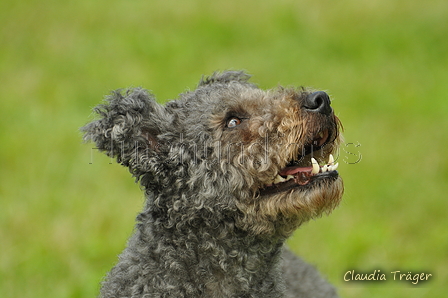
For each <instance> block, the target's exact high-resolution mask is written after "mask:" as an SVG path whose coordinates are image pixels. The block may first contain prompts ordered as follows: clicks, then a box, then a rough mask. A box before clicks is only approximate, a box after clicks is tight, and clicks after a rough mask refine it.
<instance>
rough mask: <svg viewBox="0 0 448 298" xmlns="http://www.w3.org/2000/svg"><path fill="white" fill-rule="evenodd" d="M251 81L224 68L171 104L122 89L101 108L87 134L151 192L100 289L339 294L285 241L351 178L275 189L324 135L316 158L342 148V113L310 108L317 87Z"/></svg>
mask: <svg viewBox="0 0 448 298" xmlns="http://www.w3.org/2000/svg"><path fill="white" fill-rule="evenodd" d="M249 78H250V76H249V75H247V74H245V73H244V72H237V71H228V72H223V73H215V74H214V75H212V76H211V77H208V78H203V79H202V80H201V81H200V83H199V85H198V88H197V89H196V90H194V91H192V92H187V93H184V94H181V95H180V97H179V99H178V100H174V101H170V102H168V103H166V104H165V105H160V104H158V103H157V102H156V101H155V99H154V97H153V95H151V94H150V93H148V92H147V91H146V90H144V89H141V88H135V89H130V90H125V91H120V90H119V91H115V92H113V93H112V94H111V95H110V96H109V97H107V101H106V103H105V104H103V105H99V106H98V107H96V108H95V112H96V113H97V114H99V116H100V117H99V119H98V120H95V121H93V122H91V123H89V124H88V125H86V126H85V127H83V128H82V130H83V131H84V132H85V140H90V141H93V142H95V143H96V146H97V148H98V149H100V150H101V151H104V152H105V153H106V154H107V155H109V156H111V157H115V158H116V159H117V161H118V162H119V163H121V164H122V165H124V166H126V167H128V168H129V170H130V172H131V173H132V174H133V176H134V177H135V178H136V180H137V181H139V182H140V184H141V186H142V187H143V189H144V191H145V195H146V205H145V208H144V210H143V211H142V212H141V213H140V214H139V215H138V216H137V224H136V228H135V233H134V235H133V236H132V237H131V238H130V240H129V243H128V245H127V248H126V249H125V250H124V252H123V253H122V254H121V255H120V257H119V261H118V264H117V265H116V266H115V267H114V268H113V269H112V270H111V271H110V272H109V274H108V276H107V277H106V280H105V281H104V283H103V286H102V289H101V297H176V298H178V297H194V298H197V297H214V298H218V297H257V298H260V297H337V295H336V292H335V290H334V288H333V287H332V286H331V285H329V284H328V283H327V282H326V281H324V280H323V279H322V278H321V277H320V276H319V274H318V273H317V271H316V270H315V269H314V268H313V267H311V266H310V265H308V264H306V263H304V262H303V261H301V260H300V259H298V258H297V257H295V256H294V255H293V254H292V253H290V252H289V251H288V250H287V249H286V248H284V242H285V240H286V239H287V237H289V236H290V235H291V233H292V232H293V231H294V230H295V229H296V228H297V227H298V226H300V225H301V224H302V223H303V222H305V221H307V220H309V219H310V218H314V217H318V216H320V215H321V214H322V213H329V212H331V210H333V209H334V208H335V207H336V206H337V204H338V203H339V201H340V199H341V196H342V192H343V187H342V180H341V179H340V178H339V176H337V177H332V178H325V179H315V180H313V181H312V183H308V184H306V185H299V186H297V187H295V188H294V189H291V190H288V191H283V192H279V193H267V192H266V193H265V189H266V188H267V187H268V186H269V185H271V184H273V180H274V178H275V177H276V175H277V173H278V172H279V171H280V170H281V169H282V168H284V167H285V166H287V165H288V163H289V162H290V161H291V160H292V159H294V158H297V156H298V155H300V154H299V153H300V150H302V148H303V147H304V146H305V145H306V144H308V143H310V142H312V141H313V138H315V136H316V134H318V133H319V132H320V131H323V130H327V131H329V132H330V135H331V140H329V141H328V142H327V144H326V145H325V146H323V147H322V148H320V150H319V151H316V152H314V157H315V158H316V159H318V160H319V161H324V159H325V158H327V157H328V155H329V154H330V153H332V152H334V151H335V150H336V148H337V147H338V144H339V141H340V135H339V129H340V123H339V120H338V119H337V118H336V116H334V114H333V113H331V114H330V115H322V114H319V113H314V112H310V111H309V110H307V109H305V108H304V107H303V105H304V104H303V102H304V100H305V98H306V97H307V96H308V95H309V94H311V90H306V89H285V88H278V89H276V90H269V91H263V90H260V89H258V88H257V87H256V86H255V85H253V84H252V83H249V82H248V80H249ZM231 119H237V124H238V125H236V127H231V126H229V121H230V120H231ZM299 162H302V163H303V165H304V166H307V165H308V164H307V163H309V162H308V161H299Z"/></svg>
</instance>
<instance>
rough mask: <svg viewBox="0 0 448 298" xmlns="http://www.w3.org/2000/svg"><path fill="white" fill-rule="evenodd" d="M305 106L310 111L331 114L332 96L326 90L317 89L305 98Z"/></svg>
mask: <svg viewBox="0 0 448 298" xmlns="http://www.w3.org/2000/svg"><path fill="white" fill-rule="evenodd" d="M303 107H304V108H305V109H307V110H308V111H310V112H315V113H320V114H324V115H329V114H330V113H331V112H332V111H333V109H332V108H331V107H330V97H329V96H328V94H327V93H325V92H324V91H317V92H313V93H311V94H309V95H308V96H307V97H306V98H305V102H304V103H303Z"/></svg>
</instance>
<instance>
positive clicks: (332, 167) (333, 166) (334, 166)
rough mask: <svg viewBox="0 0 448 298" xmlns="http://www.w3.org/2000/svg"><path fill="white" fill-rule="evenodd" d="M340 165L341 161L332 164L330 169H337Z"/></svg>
mask: <svg viewBox="0 0 448 298" xmlns="http://www.w3.org/2000/svg"><path fill="white" fill-rule="evenodd" d="M338 166H339V163H338V162H337V163H336V164H335V165H332V166H330V170H329V171H336V169H337V168H338Z"/></svg>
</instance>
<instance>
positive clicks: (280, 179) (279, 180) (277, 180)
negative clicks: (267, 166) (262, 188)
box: [274, 175, 286, 184]
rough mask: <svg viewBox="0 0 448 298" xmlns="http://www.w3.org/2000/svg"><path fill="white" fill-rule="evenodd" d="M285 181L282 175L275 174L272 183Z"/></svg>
mask: <svg viewBox="0 0 448 298" xmlns="http://www.w3.org/2000/svg"><path fill="white" fill-rule="evenodd" d="M285 181H286V179H285V178H283V177H282V176H280V175H277V176H276V177H275V179H274V184H276V183H280V182H285Z"/></svg>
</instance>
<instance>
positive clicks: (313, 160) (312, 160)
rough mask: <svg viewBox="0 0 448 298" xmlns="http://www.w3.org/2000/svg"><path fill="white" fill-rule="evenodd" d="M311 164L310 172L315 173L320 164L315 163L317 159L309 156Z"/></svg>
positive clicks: (318, 169) (317, 171)
mask: <svg viewBox="0 0 448 298" xmlns="http://www.w3.org/2000/svg"><path fill="white" fill-rule="evenodd" d="M311 164H312V165H313V170H312V171H311V174H317V173H319V171H320V166H319V164H318V163H317V160H315V159H314V158H312V157H311Z"/></svg>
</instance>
